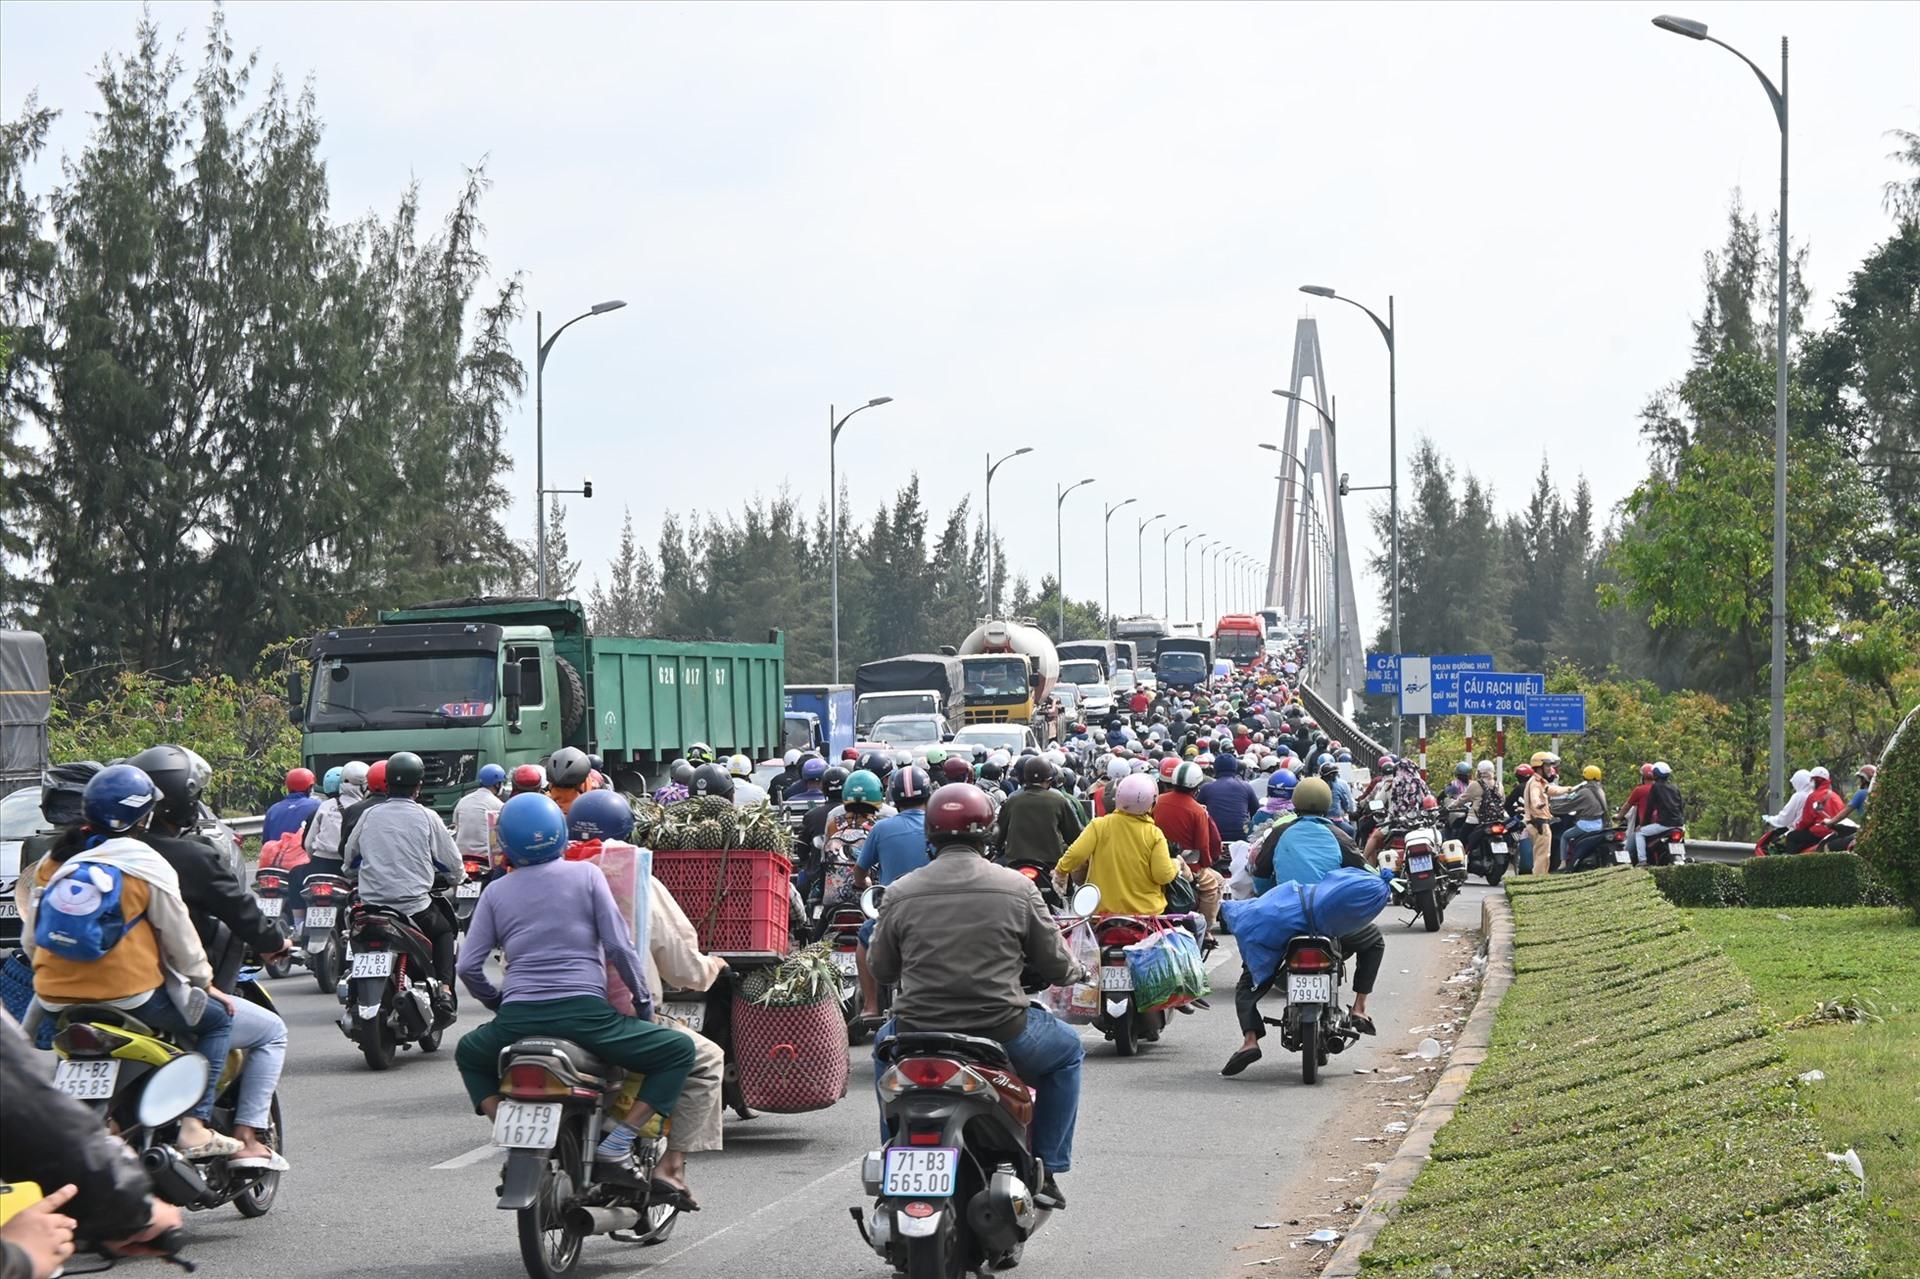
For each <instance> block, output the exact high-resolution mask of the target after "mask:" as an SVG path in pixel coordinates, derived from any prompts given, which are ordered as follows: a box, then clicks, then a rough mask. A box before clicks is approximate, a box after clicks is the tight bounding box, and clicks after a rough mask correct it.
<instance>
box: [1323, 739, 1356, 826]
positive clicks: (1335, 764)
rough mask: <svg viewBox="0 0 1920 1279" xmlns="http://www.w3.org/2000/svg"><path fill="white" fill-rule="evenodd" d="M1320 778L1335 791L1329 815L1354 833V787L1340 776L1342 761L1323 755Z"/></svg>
mask: <svg viewBox="0 0 1920 1279" xmlns="http://www.w3.org/2000/svg"><path fill="white" fill-rule="evenodd" d="M1320 780H1321V781H1323V782H1325V783H1326V784H1327V789H1328V790H1330V791H1332V792H1333V807H1332V808H1330V809H1328V810H1327V816H1328V817H1329V818H1330V819H1331V820H1333V821H1336V822H1339V823H1341V824H1342V825H1344V826H1346V827H1348V830H1347V833H1348V834H1349V835H1351V834H1353V830H1352V826H1353V788H1352V787H1351V786H1349V785H1347V780H1346V778H1344V777H1342V776H1340V761H1339V760H1337V759H1328V758H1327V757H1326V756H1324V755H1323V756H1321V757H1320Z"/></svg>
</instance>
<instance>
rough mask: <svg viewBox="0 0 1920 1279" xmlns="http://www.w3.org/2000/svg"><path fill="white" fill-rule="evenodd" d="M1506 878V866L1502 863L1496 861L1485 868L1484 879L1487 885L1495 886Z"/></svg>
mask: <svg viewBox="0 0 1920 1279" xmlns="http://www.w3.org/2000/svg"><path fill="white" fill-rule="evenodd" d="M1506 877H1507V864H1506V862H1504V861H1497V862H1495V863H1494V864H1493V865H1492V866H1490V867H1488V868H1487V877H1486V878H1487V882H1488V883H1489V884H1495V885H1497V884H1499V882H1500V881H1501V880H1503V879H1505V878H1506Z"/></svg>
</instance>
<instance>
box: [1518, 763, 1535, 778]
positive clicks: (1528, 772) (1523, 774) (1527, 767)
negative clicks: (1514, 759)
mask: <svg viewBox="0 0 1920 1279" xmlns="http://www.w3.org/2000/svg"><path fill="white" fill-rule="evenodd" d="M1513 775H1514V776H1515V777H1518V778H1520V779H1521V780H1522V781H1525V780H1526V779H1527V778H1529V777H1532V776H1533V765H1531V764H1522V765H1520V767H1518V768H1516V769H1514V770H1513Z"/></svg>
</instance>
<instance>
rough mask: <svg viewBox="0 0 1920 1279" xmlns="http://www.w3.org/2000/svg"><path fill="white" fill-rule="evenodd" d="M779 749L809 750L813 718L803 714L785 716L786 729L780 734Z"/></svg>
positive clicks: (811, 740)
mask: <svg viewBox="0 0 1920 1279" xmlns="http://www.w3.org/2000/svg"><path fill="white" fill-rule="evenodd" d="M780 749H781V750H788V751H809V750H812V749H813V720H812V719H811V718H809V717H807V716H805V715H789V716H787V724H786V731H785V732H784V733H783V734H782V736H781V742H780Z"/></svg>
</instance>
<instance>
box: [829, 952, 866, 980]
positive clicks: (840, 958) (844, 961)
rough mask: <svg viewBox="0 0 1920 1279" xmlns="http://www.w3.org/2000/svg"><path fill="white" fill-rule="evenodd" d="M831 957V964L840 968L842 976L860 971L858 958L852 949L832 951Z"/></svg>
mask: <svg viewBox="0 0 1920 1279" xmlns="http://www.w3.org/2000/svg"><path fill="white" fill-rule="evenodd" d="M832 959H833V966H834V967H835V968H837V969H839V970H840V973H841V975H842V976H847V977H850V976H853V975H854V974H855V973H858V972H859V971H860V961H859V958H858V957H857V956H856V955H855V954H854V952H853V951H850V950H836V951H833V952H832Z"/></svg>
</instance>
